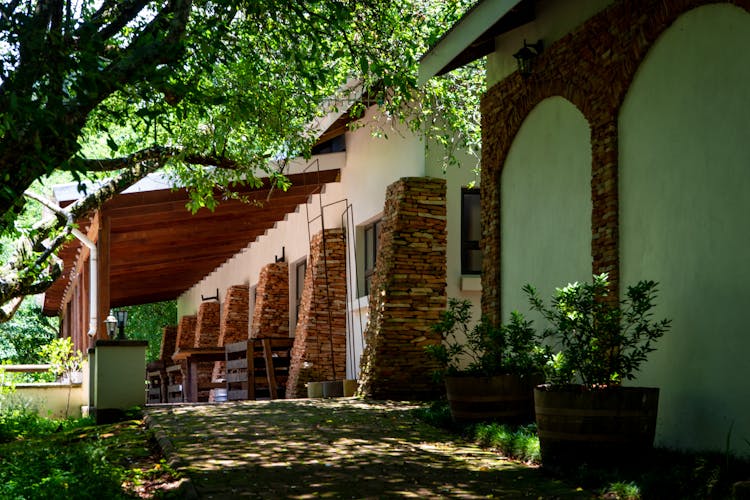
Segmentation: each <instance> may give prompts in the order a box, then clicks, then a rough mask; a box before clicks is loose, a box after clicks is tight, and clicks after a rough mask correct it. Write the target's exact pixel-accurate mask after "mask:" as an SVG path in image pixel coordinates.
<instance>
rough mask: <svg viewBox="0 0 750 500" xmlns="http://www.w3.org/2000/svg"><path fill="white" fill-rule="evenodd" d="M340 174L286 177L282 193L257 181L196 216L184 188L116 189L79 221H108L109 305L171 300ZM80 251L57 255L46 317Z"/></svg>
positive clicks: (71, 247) (77, 247)
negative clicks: (61, 266)
mask: <svg viewBox="0 0 750 500" xmlns="http://www.w3.org/2000/svg"><path fill="white" fill-rule="evenodd" d="M339 176H340V171H339V170H338V169H334V170H321V171H319V172H314V173H308V174H295V175H289V176H288V178H289V180H290V181H291V182H292V187H291V188H289V189H288V190H287V191H282V190H280V189H271V187H270V185H269V184H268V181H264V185H263V187H260V188H258V189H253V190H247V191H245V192H244V194H245V195H247V198H248V199H249V200H250V202H249V203H247V202H242V201H238V200H225V201H221V202H220V203H219V206H218V207H217V208H216V210H215V211H214V212H210V211H208V210H206V209H201V210H200V211H199V212H197V213H196V214H195V215H192V214H191V213H190V212H189V211H188V210H187V209H186V208H185V205H186V203H187V202H188V194H187V192H186V191H185V190H184V189H183V190H178V191H171V190H158V191H144V192H137V193H130V194H120V195H118V196H116V197H115V198H113V199H112V200H110V201H109V202H107V203H106V204H105V205H104V207H103V208H102V210H101V217H100V218H101V220H100V221H96V220H95V219H92V220H91V221H84V222H81V223H80V225H81V228H82V230H84V232H85V231H86V230H88V227H89V226H92V227H93V228H94V229H95V228H96V227H98V224H97V222H98V223H102V224H103V223H104V222H103V221H105V220H107V219H108V220H109V225H110V233H109V234H110V253H109V261H110V305H111V307H121V306H127V305H136V304H148V303H151V302H159V301H163V300H171V299H175V298H177V297H178V296H179V295H180V294H182V293H183V292H185V291H186V290H188V289H189V288H190V287H192V286H193V285H194V284H195V283H197V282H198V281H200V280H201V279H202V278H203V277H204V276H206V275H207V274H209V273H210V272H211V271H213V270H214V269H216V268H217V267H218V266H219V265H221V264H222V263H223V262H225V261H226V260H227V259H229V258H230V257H232V256H233V255H235V254H236V253H238V252H239V251H240V250H242V249H243V248H245V247H246V246H247V245H248V244H250V243H252V242H253V241H255V240H256V239H257V238H258V237H259V236H261V235H263V234H264V233H265V232H266V231H267V230H268V229H271V228H272V227H273V226H274V224H276V223H277V222H279V221H281V220H283V219H284V217H285V216H286V215H287V214H288V213H291V212H294V211H295V210H296V208H297V206H298V205H299V204H301V203H305V202H307V201H308V199H309V197H310V196H311V195H312V194H315V193H318V192H320V191H321V189H322V187H323V185H324V184H326V183H329V182H338V180H339ZM91 236H94V235H93V234H92V235H91ZM81 252H84V253H85V252H87V250H86V249H82V248H81V244H80V242H78V240H73V241H71V242H69V243H68V244H66V245H65V246H64V247H63V248H62V250H61V251H60V252H59V254H58V255H59V257H60V258H61V259H63V261H64V262H65V271H64V273H63V276H62V277H61V278H60V279H58V280H57V281H56V282H55V283H54V284H53V285H52V287H51V288H50V289H49V290H48V291H47V293H46V294H45V302H44V312H45V313H46V314H50V315H54V314H58V312H59V310H60V308H61V306H62V305H63V304H64V303H65V296H66V292H67V289H68V284H69V282H70V277H71V274H72V273H73V272H74V269H75V272H76V273H78V272H80V267H81V265H82V261H83V259H82V258H81V257H85V254H81Z"/></svg>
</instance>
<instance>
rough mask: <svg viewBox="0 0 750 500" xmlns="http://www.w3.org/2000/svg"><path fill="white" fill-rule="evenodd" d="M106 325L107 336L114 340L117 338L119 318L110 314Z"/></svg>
mask: <svg viewBox="0 0 750 500" xmlns="http://www.w3.org/2000/svg"><path fill="white" fill-rule="evenodd" d="M104 325H105V326H106V327H107V336H108V337H109V338H113V337H114V336H115V329H117V318H115V317H114V316H112V314H110V315H109V316H107V319H105V320H104Z"/></svg>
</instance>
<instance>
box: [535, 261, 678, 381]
mask: <svg viewBox="0 0 750 500" xmlns="http://www.w3.org/2000/svg"><path fill="white" fill-rule="evenodd" d="M656 285H657V284H656V282H654V281H640V282H638V283H637V284H636V285H634V286H630V287H628V289H627V292H626V293H625V297H626V298H625V299H623V300H621V301H619V302H618V301H617V300H614V297H613V296H612V295H611V293H612V291H611V287H610V283H609V278H608V276H607V274H606V273H605V274H600V275H595V276H594V278H593V281H592V282H591V283H577V282H576V283H573V284H569V285H568V286H566V287H564V288H558V289H557V291H556V293H555V296H554V297H553V299H552V303H551V306H549V307H547V306H546V305H545V304H544V302H543V301H542V299H541V298H539V295H538V294H537V292H536V289H534V287H532V286H531V285H526V286H525V287H524V291H525V292H526V294H527V295H528V296H529V300H530V301H531V307H532V309H534V310H535V311H538V312H540V313H541V314H542V316H544V318H545V319H546V320H547V321H549V323H550V327H548V328H547V329H545V332H544V335H545V337H549V338H553V339H556V340H558V341H559V343H560V347H561V353H560V354H558V355H556V356H555V357H554V358H553V360H552V363H551V364H550V365H548V370H547V378H548V381H550V382H552V383H554V384H572V383H574V382H575V380H576V377H577V378H578V379H580V382H581V383H583V384H584V385H588V386H607V385H611V384H619V383H621V382H622V381H623V380H632V379H633V378H635V374H636V372H638V370H639V368H640V366H641V364H642V363H643V362H644V361H646V358H647V356H648V354H649V353H650V352H652V351H654V350H655V348H654V347H653V344H654V343H655V342H656V341H657V340H658V339H659V338H661V337H662V336H663V335H664V333H665V332H666V331H667V330H668V329H669V327H670V324H671V320H668V319H663V320H661V321H654V320H653V319H652V317H651V316H652V313H651V309H653V307H654V301H655V300H656V292H657V289H656Z"/></svg>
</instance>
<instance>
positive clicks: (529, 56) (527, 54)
mask: <svg viewBox="0 0 750 500" xmlns="http://www.w3.org/2000/svg"><path fill="white" fill-rule="evenodd" d="M542 49H544V42H543V41H542V40H538V41H537V42H536V43H527V42H526V40H524V41H523V47H521V49H520V50H519V51H518V52H516V53H515V54H513V57H515V58H516V63H517V64H518V72H519V73H520V74H521V76H522V77H524V78H526V77H527V76H529V75H530V74H531V66H532V63H533V61H534V59H535V58H536V56H538V55H539V54H541V53H542Z"/></svg>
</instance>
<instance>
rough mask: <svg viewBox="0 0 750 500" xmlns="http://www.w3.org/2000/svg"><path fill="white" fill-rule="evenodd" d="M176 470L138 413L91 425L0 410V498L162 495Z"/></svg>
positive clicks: (24, 411)
mask: <svg viewBox="0 0 750 500" xmlns="http://www.w3.org/2000/svg"><path fill="white" fill-rule="evenodd" d="M175 476H176V474H175V473H174V472H173V471H172V470H171V469H170V468H169V466H168V465H167V464H166V463H165V462H164V460H163V458H161V456H160V455H159V454H158V453H157V452H156V448H155V446H154V441H153V438H152V436H150V434H149V433H148V431H147V430H146V429H145V427H144V425H143V423H142V421H141V420H139V419H133V420H127V421H123V422H118V423H116V424H111V425H94V423H93V421H92V420H91V419H88V418H83V419H65V420H52V419H45V418H41V417H39V416H37V415H36V413H35V412H33V411H32V409H30V408H24V407H17V406H16V407H8V406H7V405H6V406H3V407H2V409H1V410H0V498H14V499H15V498H45V499H67V498H80V499H88V498H91V499H94V498H96V499H98V498H108V499H126V498H167V497H168V495H169V494H170V488H171V487H174V484H175Z"/></svg>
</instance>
